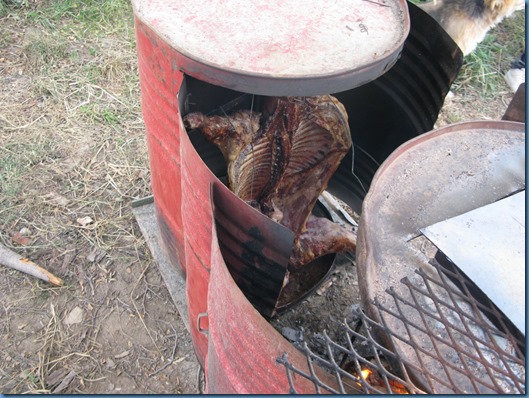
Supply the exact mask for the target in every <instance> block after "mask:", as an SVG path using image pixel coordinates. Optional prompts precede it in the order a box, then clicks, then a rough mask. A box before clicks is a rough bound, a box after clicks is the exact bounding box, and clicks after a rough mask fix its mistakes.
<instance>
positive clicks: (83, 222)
mask: <svg viewBox="0 0 529 398" xmlns="http://www.w3.org/2000/svg"><path fill="white" fill-rule="evenodd" d="M93 222H94V220H92V218H91V217H90V216H85V217H79V218H78V219H77V223H78V224H79V225H81V226H83V227H86V226H87V225H89V224H91V223H93Z"/></svg>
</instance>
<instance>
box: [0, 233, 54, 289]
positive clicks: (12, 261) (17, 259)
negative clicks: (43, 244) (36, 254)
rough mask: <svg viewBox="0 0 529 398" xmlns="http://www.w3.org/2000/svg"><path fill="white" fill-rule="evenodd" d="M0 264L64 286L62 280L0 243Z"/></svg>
mask: <svg viewBox="0 0 529 398" xmlns="http://www.w3.org/2000/svg"><path fill="white" fill-rule="evenodd" d="M0 264H2V265H5V266H6V267H10V268H14V269H16V270H18V271H21V272H24V273H26V274H29V275H32V276H34V277H36V278H39V279H42V280H43V281H46V282H49V283H51V284H53V285H56V286H62V279H61V278H57V277H56V276H55V275H53V274H52V273H50V272H48V271H46V270H45V269H44V268H42V267H40V266H39V265H37V264H35V263H34V262H33V261H30V260H28V259H27V258H24V257H22V256H20V255H19V254H17V253H15V252H14V251H12V250H10V249H8V248H7V247H5V246H3V245H2V244H1V243H0Z"/></svg>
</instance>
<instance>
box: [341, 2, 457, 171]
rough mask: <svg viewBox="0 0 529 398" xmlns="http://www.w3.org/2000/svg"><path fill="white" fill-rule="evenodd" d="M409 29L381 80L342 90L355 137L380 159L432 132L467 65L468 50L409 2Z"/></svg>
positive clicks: (354, 139) (356, 140)
mask: <svg viewBox="0 0 529 398" xmlns="http://www.w3.org/2000/svg"><path fill="white" fill-rule="evenodd" d="M408 7H409V13H410V20H411V29H410V34H409V36H408V37H407V38H406V41H405V43H404V48H403V50H402V54H401V57H400V58H399V60H398V61H397V62H396V63H395V65H394V66H393V67H392V68H391V69H390V70H389V71H388V72H387V73H385V74H384V75H382V76H380V77H379V78H378V79H376V80H374V81H372V82H370V83H368V84H366V85H364V86H362V87H358V88H355V89H353V90H349V91H345V92H340V93H337V94H335V97H336V98H338V100H339V101H341V102H342V103H343V104H344V106H345V108H346V109H347V114H348V115H349V125H350V126H351V134H352V138H353V142H354V143H356V144H357V145H359V146H361V147H362V148H363V149H365V150H366V151H367V152H368V153H369V154H370V155H371V156H373V157H374V158H375V159H376V160H377V161H378V162H380V163H382V161H384V159H385V158H386V157H387V156H388V155H389V154H390V153H391V152H392V151H393V150H394V149H395V148H397V147H398V146H399V145H400V144H402V143H403V142H405V141H407V140H409V139H411V138H413V137H416V136H417V135H419V134H422V133H425V132H427V131H430V130H431V129H432V128H433V126H434V123H435V121H436V120H437V117H438V114H439V111H440V110H441V107H442V106H443V102H444V99H445V97H446V94H447V93H448V91H449V90H450V86H451V85H452V83H453V81H454V80H455V78H456V77H457V74H458V72H459V70H460V68H461V65H462V64H463V54H462V52H461V50H460V49H459V47H458V46H457V45H456V44H455V42H454V41H453V40H452V38H451V37H450V36H449V35H448V34H447V33H446V32H445V31H444V30H443V29H442V28H441V27H440V26H439V24H438V23H437V22H436V21H435V20H434V19H433V18H432V17H430V16H429V15H428V14H427V13H426V12H424V11H423V10H421V9H420V8H419V7H417V6H414V5H413V4H411V3H409V5H408Z"/></svg>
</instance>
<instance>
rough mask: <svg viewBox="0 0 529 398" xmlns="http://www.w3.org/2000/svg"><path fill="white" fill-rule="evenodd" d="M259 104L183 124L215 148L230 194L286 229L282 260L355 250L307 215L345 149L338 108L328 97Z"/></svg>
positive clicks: (348, 238) (347, 139)
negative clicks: (289, 237) (289, 240)
mask: <svg viewBox="0 0 529 398" xmlns="http://www.w3.org/2000/svg"><path fill="white" fill-rule="evenodd" d="M263 108H264V110H263V112H262V113H260V112H252V111H249V110H243V111H238V112H235V113H233V114H231V115H230V116H206V115H204V114H202V113H198V112H197V113H191V114H188V115H187V116H185V117H184V123H185V124H186V127H187V128H188V129H199V130H201V131H202V133H204V134H205V136H206V137H207V139H208V140H209V141H211V142H213V143H215V144H216V145H217V146H218V147H219V148H220V150H221V151H222V153H223V155H224V158H225V160H226V162H227V165H228V180H229V187H230V189H231V190H232V191H233V192H234V193H235V194H236V195H237V196H239V197H240V198H241V199H242V200H245V201H246V202H247V203H249V204H250V205H252V206H253V207H255V208H257V209H258V210H260V211H261V212H262V213H263V214H265V215H266V216H268V217H270V218H271V219H273V220H274V221H276V222H278V223H280V224H282V225H284V226H285V227H287V228H289V229H291V230H292V231H293V232H294V235H295V240H294V247H293V249H292V253H291V257H290V262H289V265H291V266H293V267H296V268H298V267H301V266H303V265H304V264H307V263H309V262H310V261H312V260H314V259H315V258H317V257H320V256H322V255H325V254H327V253H334V252H342V251H355V249H356V235H355V234H353V233H352V232H350V231H348V230H346V229H345V228H343V227H341V226H339V225H337V224H335V223H333V222H332V221H330V220H328V219H326V218H320V217H315V216H313V215H312V214H311V213H312V210H313V208H314V206H315V204H316V201H317V200H318V196H319V195H320V194H321V193H322V192H323V191H324V190H325V189H326V187H327V184H328V182H329V180H330V178H331V177H332V175H333V173H334V172H335V171H336V169H337V168H338V166H339V164H340V161H341V159H342V158H343V157H344V156H345V154H346V153H347V151H348V150H349V148H350V147H351V134H350V131H349V125H348V122H347V113H346V111H345V108H344V107H343V105H342V104H341V103H340V102H339V101H338V100H337V99H336V98H334V97H332V96H330V95H324V96H318V97H270V98H268V99H267V103H266V104H265V106H264V107H263Z"/></svg>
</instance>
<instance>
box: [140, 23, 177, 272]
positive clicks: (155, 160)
mask: <svg viewBox="0 0 529 398" xmlns="http://www.w3.org/2000/svg"><path fill="white" fill-rule="evenodd" d="M135 24H136V43H137V53H138V70H139V77H140V85H141V93H142V96H141V98H142V112H143V119H144V121H145V128H146V132H147V144H148V150H149V161H150V169H151V188H152V191H153V194H154V197H155V202H156V210H157V217H158V220H159V221H160V226H161V228H162V239H163V243H164V247H165V250H166V251H167V253H168V255H169V256H170V257H171V259H172V261H173V263H174V264H175V267H180V266H182V267H184V266H185V251H184V230H183V225H182V216H181V196H182V195H181V191H180V187H181V185H180V129H181V128H183V126H182V122H181V119H180V115H179V111H178V102H177V94H178V90H179V89H180V85H181V83H182V79H183V74H182V73H180V72H179V71H178V70H175V69H174V68H173V58H174V57H173V55H174V50H172V49H171V48H170V47H169V46H168V45H167V44H166V43H164V42H163V41H161V40H159V38H158V37H157V35H156V33H154V32H153V31H152V30H151V29H150V28H148V27H147V26H145V25H144V24H143V23H142V21H140V20H139V19H135Z"/></svg>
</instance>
